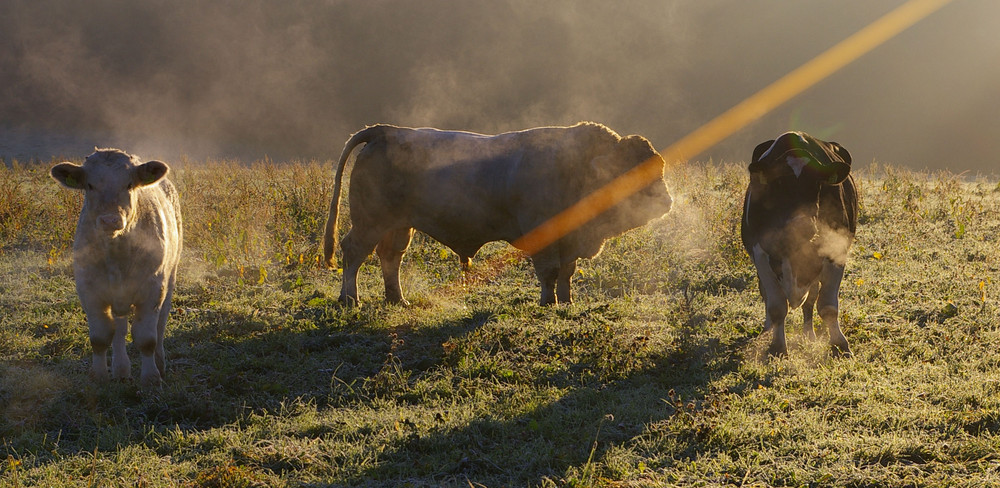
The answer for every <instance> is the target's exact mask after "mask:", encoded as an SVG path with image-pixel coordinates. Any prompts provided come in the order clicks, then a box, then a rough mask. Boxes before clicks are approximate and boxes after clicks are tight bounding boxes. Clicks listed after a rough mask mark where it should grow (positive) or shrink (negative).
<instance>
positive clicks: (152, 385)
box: [139, 375, 163, 391]
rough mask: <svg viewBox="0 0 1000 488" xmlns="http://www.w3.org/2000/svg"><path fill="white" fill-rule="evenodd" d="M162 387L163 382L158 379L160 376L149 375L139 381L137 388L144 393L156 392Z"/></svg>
mask: <svg viewBox="0 0 1000 488" xmlns="http://www.w3.org/2000/svg"><path fill="white" fill-rule="evenodd" d="M162 386H163V381H162V380H161V379H160V375H150V376H149V377H143V378H140V380H139V387H140V388H142V389H143V390H144V391H158V390H160V389H161V387H162Z"/></svg>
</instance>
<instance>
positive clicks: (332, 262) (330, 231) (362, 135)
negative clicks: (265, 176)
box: [323, 125, 385, 268]
mask: <svg viewBox="0 0 1000 488" xmlns="http://www.w3.org/2000/svg"><path fill="white" fill-rule="evenodd" d="M384 129H385V127H384V126H379V125H376V126H372V127H368V128H366V129H364V130H362V131H360V132H358V133H357V134H354V135H353V136H351V138H350V139H348V140H347V144H345V145H344V151H343V152H342V153H340V161H339V162H338V163H337V176H336V177H335V181H334V184H333V198H332V199H331V200H330V215H329V217H327V219H326V230H325V231H324V232H323V260H324V262H326V265H327V266H329V267H331V268H336V267H337V260H336V259H335V258H334V251H335V250H336V248H337V220H338V218H339V215H340V188H341V183H342V182H343V180H344V167H345V166H347V158H348V157H350V156H351V152H352V151H353V150H354V148H355V147H357V146H360V145H361V144H367V143H369V142H371V141H372V140H374V139H375V138H376V137H377V136H379V135H381V134H382V133H383V132H384Z"/></svg>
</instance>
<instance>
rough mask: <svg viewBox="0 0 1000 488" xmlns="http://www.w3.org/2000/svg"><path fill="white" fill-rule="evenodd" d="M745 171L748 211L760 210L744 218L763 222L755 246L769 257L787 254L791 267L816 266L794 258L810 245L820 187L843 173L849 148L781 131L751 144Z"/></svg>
mask: <svg viewBox="0 0 1000 488" xmlns="http://www.w3.org/2000/svg"><path fill="white" fill-rule="evenodd" d="M749 171H750V188H749V190H748V192H747V198H748V200H749V203H750V205H749V206H748V210H747V211H748V212H758V213H760V214H759V215H753V216H750V215H747V216H745V218H746V219H751V218H752V219H753V220H754V222H756V223H757V224H758V225H762V227H763V228H762V229H759V230H760V231H761V233H760V242H759V244H760V246H761V247H762V248H763V250H764V251H765V252H767V254H768V255H770V256H772V257H783V258H786V259H789V260H791V261H792V262H791V265H792V266H793V267H801V268H809V267H815V266H818V264H817V263H810V262H801V263H797V262H796V261H804V260H805V259H806V258H803V259H802V260H800V259H798V258H799V257H800V256H802V255H803V254H804V253H803V252H802V251H803V250H809V249H810V248H811V247H812V246H815V242H814V238H815V236H816V235H817V233H818V230H819V229H818V227H817V224H818V222H817V217H818V213H819V195H820V190H821V189H822V188H823V187H824V186H826V185H839V184H841V183H842V182H843V181H844V180H845V179H847V177H848V175H849V173H850V171H851V154H850V153H849V152H847V150H846V149H844V148H843V147H842V146H841V145H840V144H837V143H836V142H826V141H821V140H819V139H816V138H814V137H812V136H810V135H808V134H806V133H804V132H786V133H784V134H782V135H781V136H779V137H778V138H777V139H775V140H771V141H767V142H763V143H761V144H759V145H758V146H757V147H756V149H754V151H753V160H752V161H751V163H750V167H749ZM804 271H806V274H811V273H810V272H809V271H808V270H804ZM817 272H818V271H817Z"/></svg>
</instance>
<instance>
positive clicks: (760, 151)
mask: <svg viewBox="0 0 1000 488" xmlns="http://www.w3.org/2000/svg"><path fill="white" fill-rule="evenodd" d="M773 145H774V139H771V140H770V141H766V142H762V143H760V144H757V147H755V148H753V159H751V160H750V164H751V165H753V163H756V162H758V161H760V158H762V157H763V156H764V153H766V152H767V150H768V149H771V146H773Z"/></svg>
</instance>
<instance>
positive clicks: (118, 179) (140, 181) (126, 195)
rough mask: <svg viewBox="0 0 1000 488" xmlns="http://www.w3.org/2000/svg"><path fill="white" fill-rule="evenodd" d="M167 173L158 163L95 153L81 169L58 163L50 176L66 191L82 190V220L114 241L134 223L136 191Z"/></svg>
mask: <svg viewBox="0 0 1000 488" xmlns="http://www.w3.org/2000/svg"><path fill="white" fill-rule="evenodd" d="M167 171H168V168H167V165H166V164H164V163H162V162H160V161H149V162H147V163H140V162H139V161H137V160H136V159H135V158H133V157H132V156H130V155H128V154H126V153H124V152H121V151H117V150H99V151H97V152H95V153H94V154H91V155H90V156H88V157H87V159H86V160H85V161H84V162H83V165H82V166H78V165H75V164H72V163H61V164H58V165H56V166H54V167H53V168H52V171H51V174H52V177H53V178H55V179H56V181H58V182H60V183H62V184H63V185H64V186H66V187H67V188H72V189H75V190H83V192H84V193H83V194H84V197H83V210H82V212H81V214H82V216H83V219H87V218H92V219H93V220H92V223H93V226H94V228H95V229H96V230H97V231H99V232H100V233H103V234H106V235H108V236H109V237H111V238H114V237H118V236H119V235H121V234H122V233H123V232H124V231H125V230H126V228H127V227H128V226H129V223H131V222H134V220H135V213H136V193H135V192H136V190H137V189H139V188H142V187H144V186H147V185H152V184H154V183H156V182H158V181H160V179H162V178H163V177H164V176H165V175H166V174H167ZM81 222H84V223H85V222H86V221H85V220H81Z"/></svg>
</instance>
